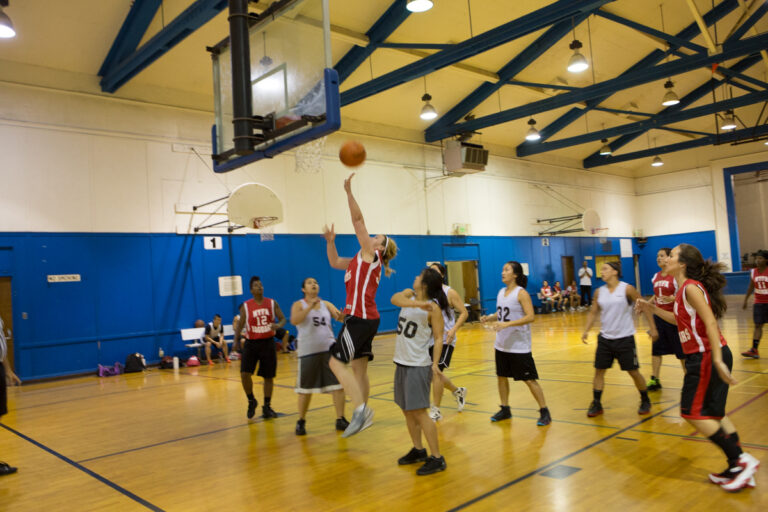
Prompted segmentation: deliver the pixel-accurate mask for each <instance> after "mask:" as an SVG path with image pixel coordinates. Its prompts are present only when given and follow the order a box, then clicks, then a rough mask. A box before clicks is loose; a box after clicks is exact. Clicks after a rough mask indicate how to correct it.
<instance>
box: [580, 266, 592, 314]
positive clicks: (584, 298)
mask: <svg viewBox="0 0 768 512" xmlns="http://www.w3.org/2000/svg"><path fill="white" fill-rule="evenodd" d="M579 285H581V304H582V305H583V306H591V305H592V269H591V268H589V264H588V263H587V261H586V260H584V263H583V264H582V265H581V268H580V269H579Z"/></svg>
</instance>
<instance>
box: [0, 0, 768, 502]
mask: <svg viewBox="0 0 768 512" xmlns="http://www.w3.org/2000/svg"><path fill="white" fill-rule="evenodd" d="M6 36H14V37H6ZM0 37H2V38H0V154H2V157H3V163H2V165H0V318H2V325H3V328H4V337H5V338H6V342H5V345H6V346H7V350H5V353H6V357H5V359H6V362H7V364H8V368H9V369H12V370H13V371H14V372H15V374H17V375H18V377H19V378H20V379H21V380H22V381H23V384H22V385H21V386H9V387H8V388H7V394H8V400H7V401H8V407H7V408H8V413H7V414H5V415H3V416H2V417H0V461H3V462H6V463H8V464H9V465H10V466H13V467H15V468H18V472H14V473H12V474H2V472H1V471H0V510H2V511H6V510H7V511H9V512H11V511H13V512H16V511H38V510H45V509H48V510H60V509H68V510H72V511H80V510H97V509H99V510H104V509H106V510H121V511H122V510H146V509H149V510H157V511H176V510H178V511H197V510H200V511H207V510H247V509H252V508H254V507H256V508H259V509H263V510H386V509H396V510H450V511H453V510H465V509H466V510H504V509H514V510H532V511H539V510H540V511H587V510H593V509H595V508H599V507H609V508H611V509H615V510H619V509H623V510H680V509H689V508H694V507H695V508H699V509H702V510H710V509H712V510H714V509H722V510H729V511H730V510H734V511H741V510H744V511H754V510H763V509H766V508H768V498H766V493H765V489H766V488H768V476H766V475H767V474H768V473H766V470H765V468H763V469H762V471H758V472H757V473H756V474H755V477H754V488H744V489H742V490H740V491H739V492H734V493H727V492H724V490H723V489H721V488H720V487H719V486H718V485H713V484H712V483H710V482H709V481H708V478H707V474H708V473H710V472H713V471H720V470H721V469H722V466H723V465H724V464H725V462H724V460H723V459H724V457H723V453H722V452H721V450H720V449H719V448H718V447H717V446H715V445H714V444H713V443H712V442H710V441H709V440H708V439H707V436H705V435H703V434H702V433H700V432H698V431H696V429H694V428H693V427H691V425H690V424H689V423H688V422H686V421H685V420H684V419H683V418H681V416H680V406H681V388H682V385H683V371H682V370H681V368H680V364H679V363H678V361H677V360H675V357H674V356H673V355H668V356H664V357H663V358H662V366H661V371H660V375H658V377H659V379H660V381H661V383H662V387H661V389H659V390H656V391H650V392H649V396H650V400H651V411H650V414H647V415H640V414H638V403H639V396H638V392H637V390H636V389H635V385H634V384H633V382H632V380H631V379H630V378H629V377H628V375H627V374H625V372H623V371H620V369H619V368H618V365H616V364H615V365H614V366H613V368H612V369H611V370H609V371H608V372H607V374H606V381H605V389H604V393H603V395H602V406H603V408H604V412H603V414H601V415H598V416H596V417H588V416H587V411H588V409H589V408H590V402H591V401H592V398H593V390H592V388H593V380H592V379H593V375H594V373H595V370H594V362H595V349H596V346H597V333H598V331H599V329H600V328H599V327H598V326H599V322H598V324H596V325H595V327H593V328H592V330H591V332H590V335H589V337H588V343H587V344H584V343H582V341H581V335H582V333H583V331H584V328H585V325H586V324H587V314H588V313H587V309H586V308H581V307H580V308H578V309H576V308H570V307H567V308H565V309H564V310H561V311H550V309H551V307H550V305H548V304H546V302H547V301H546V297H545V296H544V295H542V293H543V283H544V281H546V282H547V283H548V284H549V285H554V284H555V282H557V284H558V285H562V288H563V289H565V288H566V287H567V286H568V285H570V284H571V283H572V282H573V283H574V286H575V287H576V290H577V291H578V289H579V288H578V287H579V285H580V284H582V285H583V284H584V283H580V274H579V270H580V269H581V268H582V265H583V264H586V266H587V268H589V269H590V271H591V272H592V278H591V287H592V288H591V290H592V292H594V290H596V289H597V288H598V287H600V286H602V285H603V284H605V283H604V282H603V281H602V279H601V274H600V269H601V268H603V267H604V265H605V264H608V263H611V264H616V265H620V267H621V269H622V276H621V279H622V281H625V282H627V283H629V284H630V285H632V286H634V287H635V288H636V289H637V290H638V291H639V292H640V294H641V295H643V296H646V297H648V296H651V295H652V294H653V293H654V285H653V284H652V279H653V278H654V275H655V274H656V273H657V272H658V271H659V266H658V265H657V254H658V253H659V251H660V250H661V249H663V248H665V247H669V248H672V247H675V246H678V245H679V244H691V245H694V246H696V247H697V248H698V249H699V251H700V252H701V254H702V255H703V257H704V258H705V259H707V258H708V259H711V260H713V261H718V262H720V263H722V264H723V267H722V272H723V275H724V277H725V282H726V283H727V284H726V285H725V288H724V290H723V292H724V294H725V297H726V301H727V304H728V309H727V312H726V313H725V315H724V316H723V318H721V319H720V321H719V325H720V328H721V330H722V333H723V335H724V337H725V339H726V340H727V342H728V345H729V347H730V348H731V351H732V352H733V355H734V363H733V369H732V374H733V376H734V377H735V379H736V381H737V382H736V383H735V384H732V385H731V386H730V389H729V393H728V400H727V405H726V412H727V415H728V417H729V418H731V419H732V420H733V423H734V424H735V425H736V427H737V428H738V433H739V439H740V442H741V447H742V448H743V450H744V451H746V452H749V453H750V454H752V455H754V456H755V457H757V458H758V459H761V460H765V459H766V457H768V433H767V432H766V425H768V412H766V411H768V366H766V362H765V361H766V356H765V355H763V356H762V358H760V357H754V358H753V357H751V356H745V357H742V355H741V354H742V353H743V352H746V351H748V350H752V349H750V347H753V349H754V350H755V353H754V354H755V355H757V352H756V350H757V349H756V348H754V347H757V345H756V344H753V338H754V336H753V334H754V332H755V331H754V326H755V325H756V324H755V320H754V318H756V317H757V315H755V317H753V301H754V299H753V298H749V300H747V301H746V302H745V299H744V294H745V293H746V291H747V288H748V286H749V283H750V282H751V280H752V279H753V277H752V276H753V274H754V271H755V270H754V269H757V270H756V271H757V272H758V273H759V272H761V271H760V268H761V267H760V265H761V263H760V262H759V260H760V253H759V251H760V250H765V249H768V222H767V221H766V219H767V218H768V212H767V211H766V206H765V205H766V204H768V178H766V176H768V146H766V144H768V139H767V137H768V124H767V123H768V112H766V110H767V109H766V105H768V53H766V50H765V48H768V3H766V2H765V1H763V0H713V1H710V0H662V1H660V2H657V3H655V4H653V5H651V4H647V5H646V3H644V2H643V5H642V6H641V5H640V2H636V1H633V0H594V1H573V0H556V1H553V0H548V1H540V2H515V1H512V0H503V1H495V2H483V1H478V0H469V1H467V0H435V1H427V0H416V1H414V0H370V1H366V2H356V1H353V0H280V1H277V2H249V1H247V0H229V1H226V0H134V1H128V0H125V1H123V0H120V1H117V0H116V1H114V2H96V1H90V0H79V1H77V2H68V3H55V5H53V4H51V5H49V3H48V2H39V1H38V2H23V1H21V0H10V1H8V0H0ZM352 172H354V173H355V177H354V179H353V180H352V181H351V190H352V192H353V193H354V197H355V199H356V201H357V202H358V203H359V206H360V209H361V210H362V214H363V216H364V218H365V225H366V227H367V230H368V232H369V233H370V235H377V234H383V235H386V236H387V238H386V240H387V243H389V240H390V238H389V237H391V239H392V240H393V241H396V243H397V247H398V248H399V252H398V253H397V257H396V258H395V259H394V260H392V262H391V265H392V267H393V268H394V269H395V271H396V272H395V273H394V274H393V275H392V276H390V277H385V276H384V275H382V276H381V278H380V282H378V283H377V286H378V287H379V288H380V289H378V291H377V292H376V302H377V308H378V312H379V313H380V315H381V319H380V323H379V327H378V334H377V335H376V337H375V340H374V342H373V353H374V356H375V357H374V359H373V360H372V361H371V362H370V363H369V365H368V376H369V379H370V398H369V400H368V406H369V407H370V408H372V409H373V410H374V411H375V417H374V419H373V424H372V425H371V426H370V427H368V428H365V427H364V430H363V431H362V432H359V433H357V434H355V435H353V436H350V437H343V436H342V435H341V432H339V431H337V430H336V429H335V426H334V422H335V421H336V416H335V411H334V406H333V402H332V400H331V395H330V394H313V395H312V399H311V404H310V406H309V411H308V413H307V415H306V431H307V434H306V435H303V436H299V435H296V425H297V420H298V419H299V412H298V407H297V393H296V392H295V388H296V387H297V380H298V379H299V375H298V370H297V368H298V364H299V358H298V356H297V352H288V353H278V354H277V374H276V377H275V379H274V391H273V393H272V397H271V406H272V408H273V409H274V410H275V411H276V412H277V414H278V417H276V418H270V419H264V418H262V417H261V414H260V412H261V410H262V409H261V407H258V413H257V415H256V416H255V417H254V418H252V419H248V418H247V417H246V408H247V406H248V402H247V399H246V396H245V395H244V392H243V387H242V385H241V374H240V367H241V366H240V365H241V361H238V360H234V359H233V360H232V361H231V362H227V361H224V360H223V359H216V360H215V364H214V361H211V364H210V365H209V364H208V362H207V361H203V364H202V365H201V366H193V365H185V364H184V363H185V362H187V363H189V362H190V358H192V356H200V358H201V359H202V355H201V348H200V347H201V346H202V345H201V343H200V338H201V336H203V333H204V332H205V328H201V327H199V325H198V324H197V322H196V321H198V320H201V321H202V324H203V325H205V324H207V323H208V322H211V321H212V319H213V317H214V315H215V314H218V315H220V316H221V317H222V324H223V325H224V327H223V333H224V334H223V336H224V339H225V340H229V341H230V342H231V341H232V337H233V336H234V328H233V324H234V325H235V326H236V325H237V324H236V323H235V320H234V319H233V317H234V316H235V315H236V314H238V312H239V311H241V310H240V305H241V304H242V303H243V302H244V301H246V300H248V299H250V298H251V296H252V295H251V291H250V290H249V282H250V279H251V277H252V276H260V281H261V283H263V287H264V296H265V297H269V298H272V299H274V300H275V301H276V302H277V303H279V305H280V308H281V310H282V311H283V312H284V313H285V314H286V316H287V317H290V316H291V315H290V312H291V305H292V304H294V302H296V301H298V300H300V299H302V287H303V283H304V279H305V278H308V277H313V278H315V279H316V280H317V283H318V284H319V287H320V291H319V296H320V297H321V298H322V299H324V300H327V301H330V302H331V303H333V304H334V305H335V306H336V307H339V308H340V309H343V307H344V305H345V299H346V300H347V301H348V300H349V299H348V296H347V295H346V293H347V292H346V291H345V279H348V278H349V277H348V276H347V277H346V278H345V272H344V271H343V267H342V270H336V269H335V268H332V266H331V264H329V262H330V261H331V256H330V253H327V248H326V239H324V235H323V230H324V226H331V225H333V226H334V229H335V233H337V236H336V239H335V245H336V247H337V248H338V255H339V256H341V257H352V256H354V255H355V253H356V252H357V251H359V250H360V247H361V246H360V243H358V240H357V238H356V236H355V225H354V224H353V222H352V219H351V216H350V211H351V208H352V206H350V205H349V203H348V198H347V195H346V193H345V190H344V183H345V179H348V177H349V176H350V173H352ZM386 248H387V246H384V249H383V250H386ZM382 254H383V252H382ZM511 260H514V261H517V262H520V264H521V265H522V267H521V268H522V269H523V272H524V273H525V274H526V275H527V278H528V286H527V291H528V292H529V294H530V296H531V298H532V301H533V306H534V307H535V310H536V315H535V321H534V322H533V323H532V324H531V333H532V335H531V339H532V353H533V357H534V359H535V362H536V367H537V369H538V376H539V383H540V385H541V388H542V389H543V391H544V394H545V396H546V402H547V407H548V409H549V411H550V412H551V415H552V422H551V424H549V425H545V426H538V425H537V420H538V419H539V414H540V411H539V406H538V405H537V403H536V401H535V400H534V398H533V397H532V396H531V393H530V392H529V390H528V389H527V387H526V386H525V384H524V383H522V382H514V381H512V380H511V379H510V389H511V392H510V399H509V402H510V408H511V409H510V410H511V413H512V418H511V419H509V420H504V421H491V417H492V416H493V415H494V414H496V413H497V411H498V410H499V401H500V400H499V391H498V388H497V376H496V363H495V353H494V352H495V351H494V340H495V338H496V333H495V332H494V330H493V329H492V325H489V324H488V323H483V322H480V321H478V319H479V318H480V317H481V316H483V315H488V314H493V313H495V312H496V308H497V304H496V294H497V292H498V291H499V289H500V288H502V287H503V286H504V284H503V283H502V280H501V279H502V277H501V274H502V268H503V267H504V265H505V263H507V262H508V261H511ZM361 261H362V260H361ZM434 262H440V263H443V264H445V267H446V268H447V275H446V281H447V284H448V285H449V286H450V287H451V288H453V289H454V290H456V292H457V293H458V294H459V296H460V297H461V298H462V299H463V301H464V303H465V306H466V308H467V310H468V314H469V317H468V321H467V323H466V324H465V325H464V326H463V327H462V328H461V329H459V331H458V335H457V338H458V341H457V345H456V349H455V352H454V355H453V360H452V363H451V365H450V368H449V369H448V370H446V375H448V377H450V378H451V379H452V380H453V382H454V383H455V384H456V385H457V386H461V387H465V388H466V389H467V398H466V400H467V402H466V406H465V407H464V409H463V410H462V411H458V410H457V404H456V402H455V400H454V399H453V397H452V396H451V394H450V392H446V393H445V395H444V397H443V400H442V405H441V408H440V409H441V411H442V418H441V419H439V420H438V421H436V425H437V432H438V439H439V444H440V452H441V454H442V455H443V456H444V458H445V461H446V464H447V467H446V468H445V470H444V471H440V472H437V473H435V474H431V475H427V476H417V475H416V469H417V468H418V466H419V465H416V464H413V465H403V466H400V465H398V462H397V461H398V458H400V457H401V456H403V455H404V454H406V453H407V452H408V450H409V449H411V447H412V443H411V439H410V437H409V434H408V428H407V426H406V421H405V418H404V416H403V413H402V412H401V410H400V408H399V407H398V405H397V404H396V403H395V390H394V374H395V364H394V363H393V356H394V354H395V343H396V341H395V340H396V329H397V328H398V321H399V315H400V309H399V308H397V307H395V306H393V305H392V304H391V303H390V297H392V296H393V294H395V293H397V292H399V291H401V290H403V289H405V288H410V287H411V286H413V282H414V277H415V276H417V275H420V273H421V272H422V269H423V268H424V267H425V266H428V265H430V264H431V263H434ZM337 268H338V267H337ZM349 268H351V267H349ZM347 273H349V269H348V270H347ZM364 286H368V285H367V281H366V284H365V285H364ZM540 289H541V291H540ZM581 291H582V292H583V289H582V290H581ZM255 296H256V295H254V297H255ZM755 297H756V295H755ZM743 306H745V307H743ZM366 307H367V306H366ZM353 308H354V306H353ZM274 320H276V318H274ZM634 321H635V324H636V330H637V333H636V335H635V339H636V343H637V358H638V360H639V365H640V372H641V374H642V375H643V377H644V380H645V381H647V380H648V377H650V376H651V374H652V369H651V344H652V341H651V337H650V333H649V332H648V331H649V329H650V327H649V325H648V323H647V320H646V319H645V317H643V316H642V315H636V316H635V317H634ZM270 322H272V321H270ZM341 326H342V324H341V323H339V322H334V323H333V325H332V331H333V333H334V335H335V334H336V333H338V332H339V331H340V330H341ZM246 327H247V325H246ZM285 327H286V329H288V330H289V331H290V333H291V334H293V335H295V334H297V331H296V327H295V326H293V325H291V324H290V322H289V323H287V324H286V326H285ZM249 332H250V331H249ZM249 339H250V337H249ZM763 339H765V338H763ZM299 343H301V339H299ZM765 343H766V342H764V343H763V344H762V345H760V347H759V348H760V349H762V350H764V351H768V348H766V345H765ZM278 348H279V347H278ZM133 353H139V354H140V355H143V357H144V359H145V361H146V363H147V368H146V369H145V370H144V371H140V372H137V373H123V374H119V375H114V376H103V377H100V376H98V375H97V369H98V368H101V367H110V368H112V367H113V365H115V363H123V362H125V361H126V358H127V357H128V356H129V354H133ZM747 353H749V352H747ZM764 353H768V352H764ZM2 354H3V351H0V355H2ZM164 358H167V360H166V364H167V365H169V368H168V369H160V367H159V366H158V365H159V364H160V363H161V361H162V360H163V359H164ZM174 359H175V361H174ZM261 364H262V365H263V364H264V363H263V361H262V363H261ZM173 365H178V366H177V367H176V368H174V367H173ZM253 382H254V395H255V397H256V398H257V399H258V401H259V406H261V405H263V396H264V380H263V379H262V378H261V377H258V376H254V377H253ZM345 407H346V409H345V417H346V418H352V417H353V416H352V415H353V405H352V402H351V400H350V399H349V396H348V398H347V401H346V406H345ZM0 470H2V466H0Z"/></svg>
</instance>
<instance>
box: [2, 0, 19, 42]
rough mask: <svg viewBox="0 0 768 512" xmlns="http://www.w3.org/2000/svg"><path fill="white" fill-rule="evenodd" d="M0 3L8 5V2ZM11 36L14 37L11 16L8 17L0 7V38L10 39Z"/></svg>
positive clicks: (14, 32)
mask: <svg viewBox="0 0 768 512" xmlns="http://www.w3.org/2000/svg"><path fill="white" fill-rule="evenodd" d="M0 4H4V5H5V6H6V7H7V6H8V2H0ZM12 37H16V30H14V28H13V23H12V22H11V18H9V17H8V15H7V14H5V13H4V12H3V8H2V7H0V39H10V38H12Z"/></svg>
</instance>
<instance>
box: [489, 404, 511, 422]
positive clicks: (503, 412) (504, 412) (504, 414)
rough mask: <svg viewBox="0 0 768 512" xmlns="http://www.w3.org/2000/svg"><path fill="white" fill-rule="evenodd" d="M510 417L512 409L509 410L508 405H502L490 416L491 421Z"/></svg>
mask: <svg viewBox="0 0 768 512" xmlns="http://www.w3.org/2000/svg"><path fill="white" fill-rule="evenodd" d="M511 417H512V411H510V410H509V406H508V405H502V406H501V409H499V412H497V413H496V414H494V415H493V416H491V421H503V420H508V419H509V418H511Z"/></svg>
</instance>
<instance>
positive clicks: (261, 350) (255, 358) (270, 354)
mask: <svg viewBox="0 0 768 512" xmlns="http://www.w3.org/2000/svg"><path fill="white" fill-rule="evenodd" d="M256 364H258V365H259V371H258V373H257V374H256V375H258V376H259V377H264V378H265V379H273V378H274V377H275V375H276V374H277V351H276V350H275V342H274V340H273V338H267V339H263V340H250V339H249V340H245V345H244V346H243V356H242V359H240V372H241V373H250V374H251V375H253V372H254V371H256Z"/></svg>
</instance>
